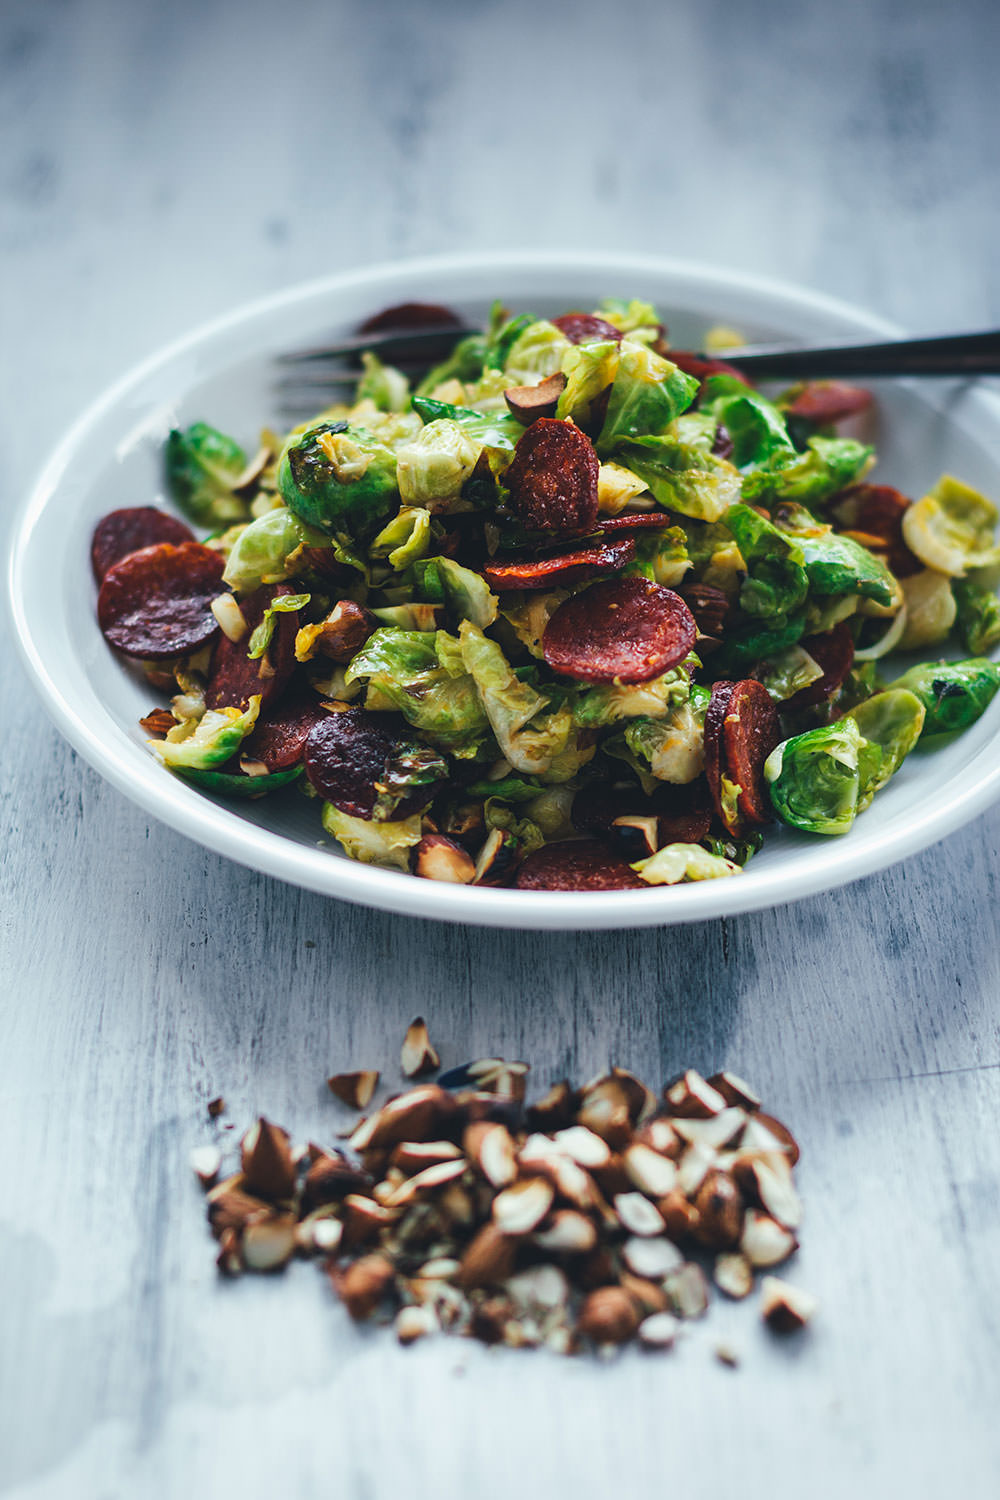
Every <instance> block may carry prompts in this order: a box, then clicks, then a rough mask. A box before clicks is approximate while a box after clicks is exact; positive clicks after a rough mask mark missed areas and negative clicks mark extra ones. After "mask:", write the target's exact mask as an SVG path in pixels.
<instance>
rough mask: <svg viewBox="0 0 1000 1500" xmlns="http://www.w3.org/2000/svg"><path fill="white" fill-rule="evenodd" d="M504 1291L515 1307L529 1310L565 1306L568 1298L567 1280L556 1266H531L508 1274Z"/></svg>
mask: <svg viewBox="0 0 1000 1500" xmlns="http://www.w3.org/2000/svg"><path fill="white" fill-rule="evenodd" d="M504 1291H505V1292H506V1293H507V1295H508V1297H509V1298H510V1299H511V1301H512V1302H513V1303H514V1305H515V1306H516V1307H519V1308H527V1309H530V1310H538V1309H542V1310H548V1309H551V1308H554V1307H565V1305H566V1303H567V1302H568V1300H569V1282H568V1281H567V1280H566V1277H565V1275H564V1274H563V1272H562V1271H560V1269H559V1267H558V1266H546V1265H541V1266H531V1267H530V1268H529V1269H528V1270H527V1271H519V1272H518V1273H517V1275H516V1276H508V1277H507V1280H506V1281H505V1282H504Z"/></svg>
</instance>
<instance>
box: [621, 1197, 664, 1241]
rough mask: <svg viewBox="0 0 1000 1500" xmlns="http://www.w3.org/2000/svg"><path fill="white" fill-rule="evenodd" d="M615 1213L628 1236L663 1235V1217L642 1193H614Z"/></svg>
mask: <svg viewBox="0 0 1000 1500" xmlns="http://www.w3.org/2000/svg"><path fill="white" fill-rule="evenodd" d="M614 1202H615V1213H616V1214H617V1215H618V1217H619V1219H620V1220H621V1223H622V1226H623V1228H625V1229H626V1230H628V1232H629V1234H633V1235H639V1236H641V1237H646V1236H649V1235H654V1234H662V1233H663V1215H662V1214H661V1213H660V1211H659V1209H658V1208H657V1207H656V1204H655V1203H650V1201H649V1199H648V1198H647V1197H645V1196H644V1195H643V1194H642V1193H616V1194H615V1200H614Z"/></svg>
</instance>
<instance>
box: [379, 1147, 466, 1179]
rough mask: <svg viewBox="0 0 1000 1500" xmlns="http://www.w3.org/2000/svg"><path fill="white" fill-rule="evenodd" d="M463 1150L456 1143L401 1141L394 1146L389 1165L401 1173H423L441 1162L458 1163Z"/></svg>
mask: <svg viewBox="0 0 1000 1500" xmlns="http://www.w3.org/2000/svg"><path fill="white" fill-rule="evenodd" d="M461 1156H462V1151H461V1149H460V1148H459V1147H458V1146H456V1145H455V1142H454V1141H401V1142H400V1144H399V1145H398V1146H394V1147H393V1149H392V1154H391V1156H390V1157H389V1163H390V1165H391V1166H393V1167H398V1168H399V1169H400V1171H401V1172H422V1171H423V1170H424V1168H425V1167H434V1166H437V1165H438V1163H439V1162H444V1161H458V1160H459V1159H460V1157H461Z"/></svg>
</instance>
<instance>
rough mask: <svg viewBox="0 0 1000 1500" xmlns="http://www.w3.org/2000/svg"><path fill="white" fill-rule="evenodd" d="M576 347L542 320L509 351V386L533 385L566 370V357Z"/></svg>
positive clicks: (518, 337)
mask: <svg viewBox="0 0 1000 1500" xmlns="http://www.w3.org/2000/svg"><path fill="white" fill-rule="evenodd" d="M572 347H573V346H572V345H571V344H570V341H569V339H568V338H567V337H566V335H565V334H564V333H563V331H562V329H561V328H557V327H556V326H555V324H554V323H549V322H548V321H547V320H546V319H545V318H539V319H538V320H537V321H536V322H534V323H530V324H529V325H528V327H527V328H525V329H523V330H522V331H521V332H520V333H519V334H518V336H517V338H516V339H515V341H514V343H513V344H512V345H511V346H510V348H509V349H508V351H507V358H506V361H505V363H504V373H505V374H506V375H507V376H508V377H509V378H508V382H507V383H508V385H531V384H532V382H533V381H537V380H544V379H545V378H546V377H547V376H548V375H555V373H556V371H557V370H561V369H562V362H563V358H564V356H565V355H566V354H567V352H568V351H569V350H570V349H571V348H572Z"/></svg>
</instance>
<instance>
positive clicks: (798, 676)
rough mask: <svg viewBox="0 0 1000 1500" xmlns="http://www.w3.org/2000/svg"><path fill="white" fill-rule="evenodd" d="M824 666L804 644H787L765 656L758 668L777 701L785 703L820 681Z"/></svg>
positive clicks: (762, 679)
mask: <svg viewBox="0 0 1000 1500" xmlns="http://www.w3.org/2000/svg"><path fill="white" fill-rule="evenodd" d="M822 676H823V668H822V667H821V666H820V664H819V662H818V661H817V660H816V658H815V657H813V656H810V655H809V652H808V651H807V650H806V649H805V647H804V646H799V645H795V646H786V647H785V649H784V651H777V652H775V654H774V655H773V656H768V657H765V658H764V660H763V661H762V662H761V663H760V665H759V666H758V668H757V677H758V679H759V681H761V682H762V683H763V684H764V686H765V687H766V688H767V690H768V692H769V693H770V695H771V697H772V698H773V699H774V701H775V702H776V703H783V702H784V701H785V700H786V699H787V698H791V697H793V696H794V694H795V693H798V692H800V691H801V690H802V688H807V687H809V686H810V685H811V684H812V683H814V682H818V681H819V679H820V678H821V677H822Z"/></svg>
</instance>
